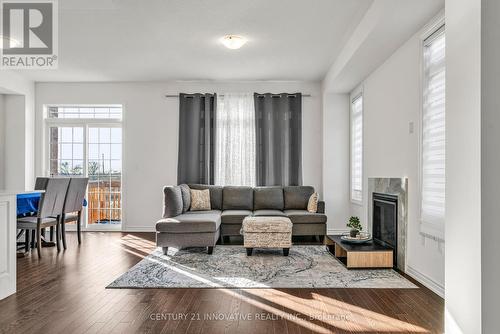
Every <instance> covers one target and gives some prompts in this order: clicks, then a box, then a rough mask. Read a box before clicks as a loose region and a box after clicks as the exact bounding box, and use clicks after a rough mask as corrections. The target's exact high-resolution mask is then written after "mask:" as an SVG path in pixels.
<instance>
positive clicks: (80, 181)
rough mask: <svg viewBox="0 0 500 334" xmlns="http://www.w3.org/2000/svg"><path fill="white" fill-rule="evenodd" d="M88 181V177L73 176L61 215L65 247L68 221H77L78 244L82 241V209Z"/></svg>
mask: <svg viewBox="0 0 500 334" xmlns="http://www.w3.org/2000/svg"><path fill="white" fill-rule="evenodd" d="M88 182H89V179H88V177H72V178H71V179H70V182H69V187H68V193H67V194H66V199H65V201H64V207H63V211H62V217H61V232H62V233H61V234H62V243H63V247H64V249H66V227H65V224H66V223H69V222H76V230H77V235H78V244H81V243H82V237H81V233H82V227H81V222H82V210H83V200H84V198H85V193H86V191H87V184H88Z"/></svg>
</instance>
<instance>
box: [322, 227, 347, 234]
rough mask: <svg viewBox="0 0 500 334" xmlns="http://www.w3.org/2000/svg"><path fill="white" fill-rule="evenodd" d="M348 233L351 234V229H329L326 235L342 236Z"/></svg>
mask: <svg viewBox="0 0 500 334" xmlns="http://www.w3.org/2000/svg"><path fill="white" fill-rule="evenodd" d="M346 232H349V229H345V228H329V229H327V230H326V234H328V235H338V234H342V233H346Z"/></svg>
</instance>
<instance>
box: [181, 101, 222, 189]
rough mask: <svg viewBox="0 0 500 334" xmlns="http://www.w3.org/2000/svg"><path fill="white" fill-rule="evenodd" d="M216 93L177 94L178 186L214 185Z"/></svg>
mask: <svg viewBox="0 0 500 334" xmlns="http://www.w3.org/2000/svg"><path fill="white" fill-rule="evenodd" d="M216 99H217V96H216V94H183V93H181V94H179V161H178V166H177V184H182V183H201V184H213V183H214V147H215V146H214V138H215V134H214V120H215V109H216V106H217V101H216Z"/></svg>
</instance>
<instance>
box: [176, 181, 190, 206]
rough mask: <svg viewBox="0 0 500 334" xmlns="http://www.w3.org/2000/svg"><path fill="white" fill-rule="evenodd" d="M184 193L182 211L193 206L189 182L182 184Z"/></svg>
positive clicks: (182, 192)
mask: <svg viewBox="0 0 500 334" xmlns="http://www.w3.org/2000/svg"><path fill="white" fill-rule="evenodd" d="M179 187H180V188H181V194H182V212H186V211H188V210H189V207H191V191H190V189H189V186H188V185H187V184H180V185H179Z"/></svg>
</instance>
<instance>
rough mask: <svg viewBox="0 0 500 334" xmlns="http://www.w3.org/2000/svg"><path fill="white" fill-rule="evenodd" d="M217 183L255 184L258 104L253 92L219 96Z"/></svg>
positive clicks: (216, 147)
mask: <svg viewBox="0 0 500 334" xmlns="http://www.w3.org/2000/svg"><path fill="white" fill-rule="evenodd" d="M214 173H215V184H217V185H234V186H255V107H254V98H253V94H246V93H224V94H219V95H218V97H217V111H216V117H215V170H214Z"/></svg>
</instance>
